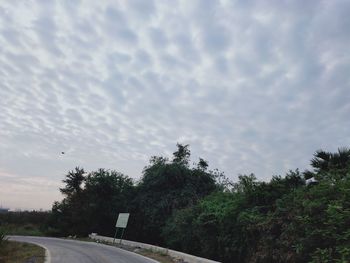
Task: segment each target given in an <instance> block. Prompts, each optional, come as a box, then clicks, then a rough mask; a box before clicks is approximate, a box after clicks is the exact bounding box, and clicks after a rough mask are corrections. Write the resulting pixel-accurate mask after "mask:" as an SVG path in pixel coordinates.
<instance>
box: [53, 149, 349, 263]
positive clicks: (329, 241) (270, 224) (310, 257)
mask: <svg viewBox="0 0 350 263" xmlns="http://www.w3.org/2000/svg"><path fill="white" fill-rule="evenodd" d="M311 165H312V167H313V170H312V171H305V172H303V173H301V172H299V170H295V171H290V172H289V173H287V174H286V175H285V176H284V177H282V176H274V177H272V179H271V180H270V181H269V182H260V181H258V180H257V179H256V177H255V176H254V175H253V174H251V175H241V176H239V180H238V182H237V183H235V184H232V183H230V182H229V181H227V179H226V178H225V176H223V174H221V173H219V172H218V171H208V163H207V162H206V161H204V160H203V159H200V160H199V162H198V164H196V165H194V166H191V165H190V151H189V148H188V145H178V149H177V151H176V152H174V154H173V158H172V159H168V158H164V157H152V158H151V159H150V163H149V165H148V166H147V167H145V169H144V170H143V175H142V178H141V179H140V181H139V182H133V181H132V180H131V179H130V178H129V177H127V176H125V175H123V174H121V173H118V172H115V171H109V170H104V169H100V170H98V171H95V172H91V173H89V174H85V172H84V170H83V169H81V168H76V169H75V170H73V171H70V172H69V173H68V175H67V176H66V179H65V180H64V182H65V187H64V188H62V189H61V192H62V193H63V194H64V196H65V198H64V199H63V200H62V201H61V202H56V203H55V204H54V205H53V209H52V217H51V221H50V225H51V227H54V228H55V229H54V231H52V232H51V233H54V234H56V235H86V234H88V233H90V232H97V233H99V234H103V235H109V236H113V234H114V231H115V228H114V224H115V220H116V217H117V214H118V213H120V212H130V213H131V218H130V222H129V225H128V229H127V233H126V238H128V239H133V240H137V241H141V242H147V243H152V244H157V245H162V246H167V247H171V248H173V249H177V250H181V251H184V252H188V253H191V254H195V255H200V256H203V257H208V258H212V259H217V260H220V261H222V262H314V263H316V262H350V150H348V149H340V150H339V151H338V152H337V153H328V152H324V151H318V152H316V153H315V156H314V158H313V159H312V160H311Z"/></svg>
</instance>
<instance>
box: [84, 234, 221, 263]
mask: <svg viewBox="0 0 350 263" xmlns="http://www.w3.org/2000/svg"><path fill="white" fill-rule="evenodd" d="M89 237H90V238H91V239H93V240H98V241H105V242H108V243H112V242H113V238H112V237H105V236H99V235H97V234H95V233H92V234H90V235H89ZM115 242H116V243H120V239H117V238H116V239H115ZM121 243H122V244H124V245H127V246H131V247H139V248H144V249H149V250H151V251H154V252H160V253H164V254H166V255H169V256H170V257H172V258H175V259H181V260H184V261H185V262H187V263H220V262H219V261H214V260H210V259H206V258H200V257H196V256H193V255H190V254H186V253H183V252H179V251H176V250H171V249H167V248H164V247H158V246H154V245H150V244H145V243H140V242H135V241H130V240H125V239H123V240H122V242H121Z"/></svg>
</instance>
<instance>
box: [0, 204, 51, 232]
mask: <svg viewBox="0 0 350 263" xmlns="http://www.w3.org/2000/svg"><path fill="white" fill-rule="evenodd" d="M49 218H50V212H48V211H34V210H33V211H11V212H6V213H0V232H3V233H6V234H8V235H30V236H42V235H45V234H46V233H47V232H48V228H47V227H48V220H49Z"/></svg>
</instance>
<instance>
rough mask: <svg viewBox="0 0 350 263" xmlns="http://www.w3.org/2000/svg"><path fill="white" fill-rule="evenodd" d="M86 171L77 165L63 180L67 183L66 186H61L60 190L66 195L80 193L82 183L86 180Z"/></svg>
mask: <svg viewBox="0 0 350 263" xmlns="http://www.w3.org/2000/svg"><path fill="white" fill-rule="evenodd" d="M84 174H85V171H84V169H83V168H79V167H75V170H71V171H69V172H68V174H67V175H66V179H64V180H63V183H65V184H66V185H65V187H64V188H60V191H61V193H62V194H64V195H65V196H67V197H68V196H72V195H74V194H79V193H80V192H81V191H82V188H81V187H82V184H83V182H84V181H85V177H84Z"/></svg>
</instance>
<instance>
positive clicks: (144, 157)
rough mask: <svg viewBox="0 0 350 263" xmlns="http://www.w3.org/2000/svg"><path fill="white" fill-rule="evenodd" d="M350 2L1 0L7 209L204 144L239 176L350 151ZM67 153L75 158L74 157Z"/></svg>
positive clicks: (196, 152)
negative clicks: (86, 176)
mask: <svg viewBox="0 0 350 263" xmlns="http://www.w3.org/2000/svg"><path fill="white" fill-rule="evenodd" d="M349 10H350V1H341V0H339V1H338V0H334V1H320V0H317V1H316V0H315V1H312V0H310V1H302V0H300V1H282V0H275V1H272V0H271V1H247V0H244V1H233V0H226V1H225V0H223V1H214V0H205V1H204V0H199V1H192V0H191V1H188V0H183V1H175V0H169V1H151V0H144V1H142V0H132V1H131V0H125V1H112V0H111V1H104V0H101V1H94V0H91V1H71V0H66V1H63V0H62V1H39V0H38V1H32V0H27V1H24V0H23V1H1V2H0V205H3V206H6V207H10V208H12V209H16V208H21V209H33V208H34V209H39V208H43V209H48V208H50V207H51V204H52V202H53V201H54V200H59V199H60V198H61V196H60V194H59V191H58V188H59V187H60V186H61V180H62V179H63V178H64V174H65V173H66V172H67V171H68V170H70V169H72V168H74V167H75V166H81V167H84V168H85V169H86V170H87V171H91V170H93V169H97V168H99V167H104V168H109V169H116V170H118V171H120V172H123V173H125V174H127V175H129V176H131V177H133V178H135V179H137V178H140V176H141V173H142V168H143V167H144V166H145V165H146V164H147V162H148V159H149V157H150V156H152V155H163V156H170V155H171V153H172V152H173V151H174V150H175V148H176V143H177V142H180V143H186V144H190V146H191V151H192V155H193V161H196V159H197V158H198V157H203V158H204V159H206V160H208V161H209V164H210V168H212V169H213V168H218V169H219V170H221V171H224V172H225V174H226V175H227V176H228V177H230V178H231V179H233V180H235V179H236V178H237V175H238V174H247V173H255V174H256V176H257V177H258V178H259V179H261V180H268V179H269V178H271V176H272V175H276V174H281V175H283V174H284V173H285V172H287V171H288V170H289V169H295V168H298V167H299V168H300V169H301V170H303V169H305V168H308V165H309V160H310V159H311V157H312V154H313V153H314V152H315V151H316V150H317V149H321V148H322V149H324V150H328V151H335V150H336V149H337V148H338V147H341V146H349V145H350V133H349V127H350V115H349V114H350V52H349V47H350V16H349ZM62 151H64V152H65V153H66V154H64V155H62V154H60V153H61V152H62Z"/></svg>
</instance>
